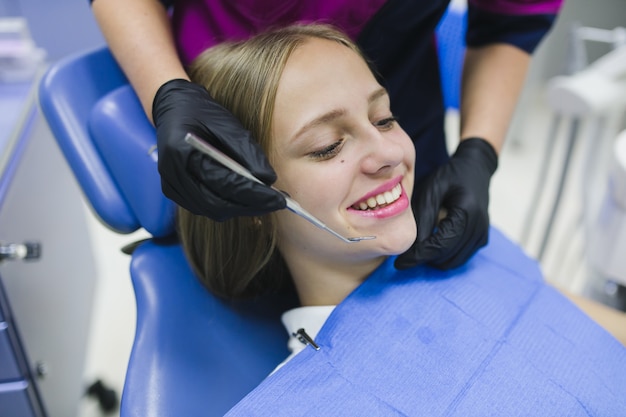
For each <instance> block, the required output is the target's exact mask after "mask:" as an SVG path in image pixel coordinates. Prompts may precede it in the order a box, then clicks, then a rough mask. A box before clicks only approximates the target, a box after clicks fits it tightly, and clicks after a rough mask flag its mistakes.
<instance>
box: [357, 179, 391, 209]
mask: <svg viewBox="0 0 626 417" xmlns="http://www.w3.org/2000/svg"><path fill="white" fill-rule="evenodd" d="M400 195H402V186H401V185H400V184H397V185H396V186H395V187H393V189H392V190H391V191H385V192H384V193H381V194H378V195H376V196H374V197H370V198H368V199H367V200H366V201H361V202H360V203H358V205H357V204H355V205H354V206H352V207H353V208H355V209H359V210H367V209H374V208H376V207H377V206H379V205H383V204H391V203H393V202H394V201H396V200H397V199H398V198H400Z"/></svg>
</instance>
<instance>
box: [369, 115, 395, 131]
mask: <svg viewBox="0 0 626 417" xmlns="http://www.w3.org/2000/svg"><path fill="white" fill-rule="evenodd" d="M397 121H398V119H396V118H395V117H394V116H391V117H386V118H384V119H382V120H379V121H378V122H376V123H374V125H375V126H376V127H377V128H378V129H380V130H389V129H391V128H393V127H394V126H395V124H396V122H397Z"/></svg>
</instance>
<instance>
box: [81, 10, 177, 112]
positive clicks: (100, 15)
mask: <svg viewBox="0 0 626 417" xmlns="http://www.w3.org/2000/svg"><path fill="white" fill-rule="evenodd" d="M91 7H92V10H93V13H94V16H95V18H96V21H97V22H98V25H99V26H100V29H101V31H102V33H103V34H104V37H105V39H106V42H107V44H108V46H109V48H110V49H111V52H113V55H114V56H115V59H116V60H117V62H118V64H119V65H120V67H122V69H123V70H124V73H125V74H126V77H127V78H128V80H129V81H130V83H131V84H132V86H133V88H134V90H135V92H136V93H137V96H138V97H139V100H140V101H141V105H142V106H143V109H144V111H145V113H146V116H148V118H149V119H150V120H152V101H153V99H154V96H155V94H156V92H157V90H158V89H159V87H161V85H163V84H164V83H165V82H166V81H169V80H173V79H177V78H179V79H185V80H189V77H188V76H187V73H186V72H185V69H184V68H183V65H182V63H181V62H180V59H179V58H178V54H177V52H176V47H175V45H174V38H173V36H172V30H171V26H170V21H169V17H168V15H167V10H166V9H165V7H164V6H163V5H162V4H161V3H160V2H159V1H158V0H94V1H93V3H92V5H91Z"/></svg>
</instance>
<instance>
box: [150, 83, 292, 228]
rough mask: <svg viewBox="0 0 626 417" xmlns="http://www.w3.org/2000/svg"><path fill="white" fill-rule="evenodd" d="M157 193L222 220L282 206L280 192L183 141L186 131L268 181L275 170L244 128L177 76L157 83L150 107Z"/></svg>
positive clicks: (196, 87) (198, 88) (203, 92)
mask: <svg viewBox="0 0 626 417" xmlns="http://www.w3.org/2000/svg"><path fill="white" fill-rule="evenodd" d="M152 117H153V120H154V125H155V127H156V132H157V145H158V154H159V163H158V165H159V173H160V174H161V188H162V190H163V193H164V194H165V195H166V196H167V197H168V198H170V199H171V200H173V201H174V202H176V203H177V204H179V205H180V206H182V207H184V208H185V209H187V210H189V211H191V212H192V213H194V214H199V215H204V216H206V217H210V218H212V219H214V220H218V221H222V220H226V219H229V218H231V217H235V216H255V215H260V214H264V213H268V212H271V211H275V210H279V209H283V208H285V206H286V201H285V198H284V197H283V195H282V194H281V193H279V192H277V191H275V190H273V189H271V188H270V187H266V186H264V185H262V184H258V183H256V182H254V181H251V180H249V179H246V178H244V177H242V176H241V175H238V174H235V173H234V172H232V171H231V170H230V169H228V168H225V167H224V166H222V165H221V164H220V163H218V162H216V161H214V160H213V159H212V158H210V157H208V156H206V155H204V154H202V153H201V152H199V151H197V150H195V149H194V148H192V146H191V145H189V144H188V143H186V142H185V141H184V138H185V135H186V134H187V133H188V132H191V133H193V134H195V135H197V136H198V137H199V138H201V139H203V140H205V141H206V142H208V143H210V144H212V145H214V146H215V147H217V148H218V149H220V150H222V151H223V152H224V153H226V154H227V155H229V156H230V157H231V158H233V159H235V160H236V161H237V162H239V163H240V164H242V165H243V166H245V167H246V168H248V169H249V170H250V171H251V172H252V174H253V175H255V176H256V177H257V178H259V179H260V180H261V181H263V182H264V183H266V184H268V185H271V184H273V183H274V182H275V181H276V173H275V172H274V170H273V169H272V167H271V166H270V164H269V162H268V160H267V158H266V157H265V155H264V153H263V151H262V150H261V148H260V147H259V145H258V144H257V143H256V142H255V141H254V140H253V138H252V137H251V134H250V132H248V131H247V130H245V129H244V128H243V126H242V125H241V123H240V122H239V120H237V119H236V118H235V117H234V116H233V115H232V114H231V113H230V112H229V111H228V110H226V109H224V108H223V107H222V106H221V105H219V104H218V103H216V102H215V101H214V100H213V98H211V96H210V95H209V93H208V92H207V91H206V89H204V88H203V87H202V86H200V85H197V84H194V83H191V82H189V81H186V80H182V79H175V80H171V81H168V82H166V83H165V84H163V85H162V86H161V87H160V88H159V90H158V91H157V93H156V95H155V98H154V102H153V105H152Z"/></svg>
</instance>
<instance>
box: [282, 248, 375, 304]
mask: <svg viewBox="0 0 626 417" xmlns="http://www.w3.org/2000/svg"><path fill="white" fill-rule="evenodd" d="M385 259H386V257H385V256H381V257H379V258H375V259H368V260H363V261H359V262H355V263H351V264H347V263H342V264H340V265H339V264H335V263H325V262H320V261H317V260H314V259H311V258H307V257H298V258H297V259H295V260H294V259H289V257H288V256H287V257H285V261H286V263H287V266H288V267H289V270H290V272H291V276H292V279H293V281H294V284H295V286H296V290H297V292H298V296H299V298H300V302H301V304H302V305H303V306H316V305H337V304H339V303H341V302H342V301H343V299H344V298H346V297H347V296H348V295H349V294H350V293H351V292H352V291H354V289H356V287H358V286H359V285H360V284H361V283H362V282H363V281H364V280H365V279H366V278H367V277H368V276H369V275H370V274H371V273H372V272H373V271H374V270H375V269H376V268H378V266H380V265H381V264H382V263H383V262H384V260H385Z"/></svg>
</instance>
